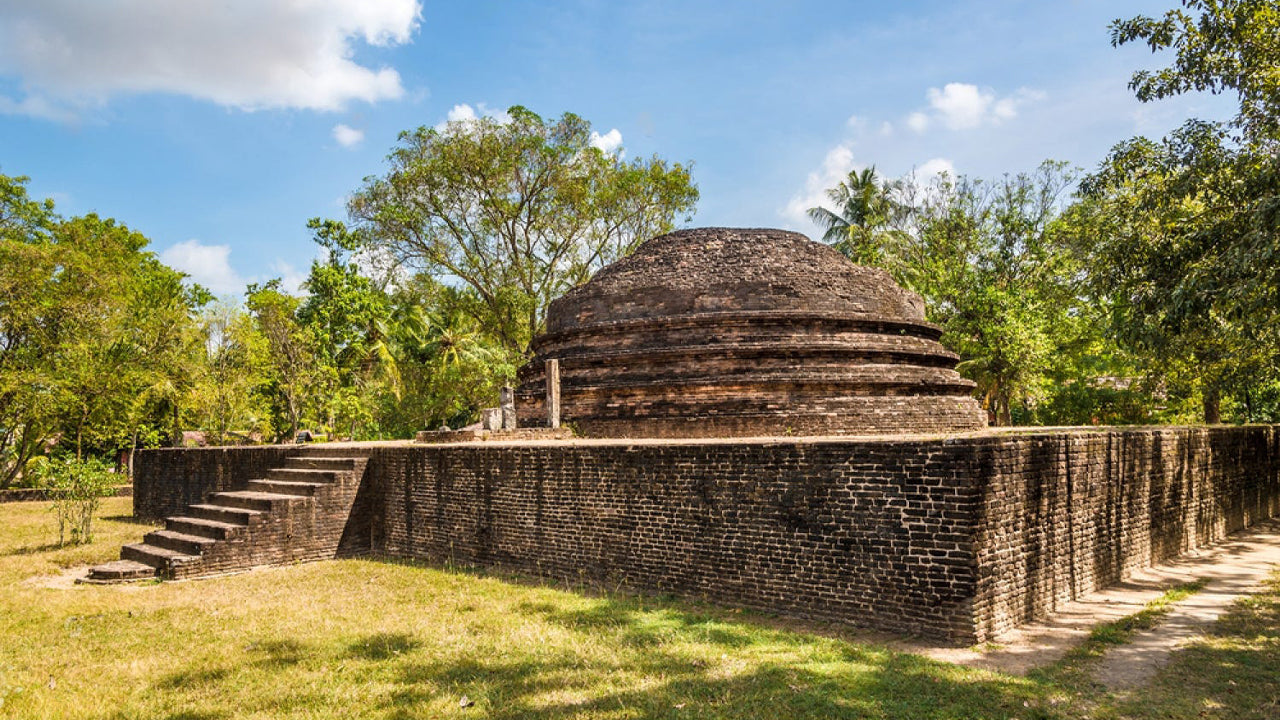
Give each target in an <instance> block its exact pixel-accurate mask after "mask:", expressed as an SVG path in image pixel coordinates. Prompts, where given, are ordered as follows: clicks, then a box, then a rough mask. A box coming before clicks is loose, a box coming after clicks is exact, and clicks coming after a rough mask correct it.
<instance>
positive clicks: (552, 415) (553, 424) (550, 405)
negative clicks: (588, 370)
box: [546, 360, 560, 430]
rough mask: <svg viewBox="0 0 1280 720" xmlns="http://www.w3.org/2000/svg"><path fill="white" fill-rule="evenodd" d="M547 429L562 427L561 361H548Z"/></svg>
mask: <svg viewBox="0 0 1280 720" xmlns="http://www.w3.org/2000/svg"><path fill="white" fill-rule="evenodd" d="M546 377H547V427H549V428H551V429H552V430H554V429H556V428H558V427H560V361H559V360H548V361H547V371H546Z"/></svg>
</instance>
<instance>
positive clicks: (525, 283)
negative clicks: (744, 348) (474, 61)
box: [348, 107, 698, 353]
mask: <svg viewBox="0 0 1280 720" xmlns="http://www.w3.org/2000/svg"><path fill="white" fill-rule="evenodd" d="M508 115H509V117H507V118H503V119H497V118H492V117H485V118H480V119H478V120H474V121H455V122H450V123H449V124H448V125H447V126H446V127H444V128H443V129H435V128H429V127H420V128H418V129H417V130H414V131H412V132H405V133H402V134H401V135H400V145H399V147H397V148H396V149H395V150H393V151H392V153H391V155H390V157H389V161H390V164H391V169H390V171H389V172H388V173H387V175H386V176H385V177H380V178H367V179H366V181H365V185H364V188H363V189H362V190H361V191H360V192H358V193H356V195H355V196H354V197H353V198H352V199H351V201H350V203H349V205H348V210H349V212H350V215H351V217H352V219H353V220H354V221H355V223H356V228H357V231H358V232H360V233H361V235H362V237H363V238H364V239H365V240H366V242H368V243H369V244H370V245H371V246H373V247H376V248H379V249H381V250H384V251H386V252H387V253H389V254H390V255H391V256H392V257H395V258H397V259H398V260H400V261H401V262H403V263H404V264H405V265H406V266H408V267H410V268H415V269H418V270H422V271H425V272H427V273H429V274H431V275H433V276H435V277H436V278H438V279H440V280H442V281H444V282H450V283H458V284H461V285H463V286H465V287H468V288H470V289H471V290H472V291H473V292H474V293H475V295H476V297H477V298H478V299H479V302H478V303H476V304H475V305H472V306H469V307H468V308H467V312H470V313H473V315H474V317H475V319H476V321H477V322H478V323H479V324H480V326H481V327H482V328H483V330H484V332H485V333H486V334H489V335H491V336H492V337H494V338H495V339H497V340H498V341H499V342H500V343H502V344H503V345H505V346H506V347H507V348H509V349H510V350H512V351H513V352H516V353H524V352H525V351H526V350H527V348H528V344H529V342H530V340H531V339H532V337H533V335H534V334H535V333H536V332H537V331H538V330H539V329H540V328H541V327H542V323H543V319H544V314H545V310H546V306H547V304H548V303H549V302H550V301H551V300H552V299H553V298H555V297H557V296H559V295H560V294H561V293H563V292H564V291H566V290H568V289H569V288H571V287H573V286H575V285H577V284H579V283H581V282H584V281H585V280H586V279H587V278H589V277H590V276H591V274H592V273H593V272H595V271H596V270H598V269H599V268H601V267H603V266H604V265H606V264H608V263H610V262H613V261H614V260H617V259H618V258H620V257H622V256H625V255H626V254H627V253H629V252H630V251H631V250H632V249H634V247H635V246H636V245H637V244H639V243H640V242H642V241H644V240H646V239H648V238H650V237H652V236H654V235H658V234H660V233H663V232H666V231H668V230H670V229H672V228H673V226H674V223H675V221H676V219H677V218H678V217H681V216H684V217H688V216H689V215H690V214H691V213H692V211H693V207H694V203H695V202H696V201H697V197H698V192H697V190H696V188H695V187H694V185H693V182H692V180H691V178H690V174H689V169H688V167H686V166H683V165H680V164H669V163H667V162H666V161H664V160H661V159H659V158H656V157H655V158H651V159H649V160H640V159H635V160H631V161H624V160H623V159H622V158H621V157H620V156H619V155H617V154H608V153H604V152H601V151H600V150H598V149H596V148H594V147H592V146H591V125H590V123H588V122H587V121H585V120H583V119H582V118H580V117H578V116H576V115H573V114H571V113H566V114H565V115H563V116H562V117H561V118H560V119H559V120H557V121H555V122H547V121H544V120H543V118H541V117H539V116H538V115H536V114H534V113H533V112H530V111H529V110H527V109H525V108H522V107H513V108H511V109H510V110H509V111H508Z"/></svg>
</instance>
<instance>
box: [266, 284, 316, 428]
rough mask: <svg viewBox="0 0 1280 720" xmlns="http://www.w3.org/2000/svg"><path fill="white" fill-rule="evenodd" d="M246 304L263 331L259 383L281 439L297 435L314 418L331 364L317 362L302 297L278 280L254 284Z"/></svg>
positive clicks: (314, 342)
mask: <svg viewBox="0 0 1280 720" xmlns="http://www.w3.org/2000/svg"><path fill="white" fill-rule="evenodd" d="M245 304H246V306H247V307H248V309H249V313H250V315H252V316H253V319H254V322H255V323H256V325H257V331H258V332H259V333H260V334H261V335H262V338H263V344H264V345H265V347H266V362H265V363H264V364H263V366H262V367H261V372H262V374H261V376H260V377H259V380H258V382H259V384H260V385H261V386H262V392H263V393H264V395H265V396H266V397H267V398H268V400H269V402H270V403H271V412H272V416H273V420H272V423H271V424H272V427H274V428H275V430H276V438H277V440H292V438H293V437H294V436H295V435H296V434H297V433H298V430H299V429H300V428H301V427H302V424H303V421H304V420H315V419H316V414H315V413H314V412H313V411H314V409H315V408H316V405H317V403H318V402H319V398H320V397H321V395H320V393H319V392H318V391H319V389H320V388H321V387H322V386H323V384H324V381H325V377H324V376H325V374H326V373H327V372H329V371H331V370H332V367H331V366H325V365H322V364H320V363H317V362H316V358H317V355H318V352H319V347H318V346H319V341H318V339H317V337H316V334H315V333H314V332H312V331H311V330H310V329H308V328H306V327H304V326H303V325H302V324H301V323H300V322H299V321H298V317H297V312H298V308H299V306H300V305H301V301H300V300H299V299H298V298H295V297H293V296H291V295H288V294H286V293H284V292H283V291H281V289H280V282H279V281H278V280H269V281H267V282H266V283H263V284H261V285H259V284H256V283H254V284H250V285H249V287H248V290H247V291H246V292H245Z"/></svg>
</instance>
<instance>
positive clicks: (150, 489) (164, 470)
mask: <svg viewBox="0 0 1280 720" xmlns="http://www.w3.org/2000/svg"><path fill="white" fill-rule="evenodd" d="M297 452H298V447H297V446H294V445H261V446H250V447H220V448H159V449H155V450H140V451H138V454H137V455H136V456H135V457H134V461H133V493H134V495H133V514H134V515H135V516H137V517H138V518H140V519H143V520H162V519H164V518H166V517H169V516H172V515H181V514H182V511H183V509H184V508H186V506H188V505H191V504H193V503H199V502H204V499H205V496H206V495H208V494H209V493H211V492H222V491H224V490H240V489H242V488H243V487H244V484H245V483H246V482H248V481H249V480H251V479H253V478H260V477H266V474H267V471H268V470H270V469H271V468H274V467H280V465H281V464H283V463H284V459H285V458H286V457H288V456H289V455H291V454H295V453H297Z"/></svg>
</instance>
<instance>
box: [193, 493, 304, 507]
mask: <svg viewBox="0 0 1280 720" xmlns="http://www.w3.org/2000/svg"><path fill="white" fill-rule="evenodd" d="M299 499H301V498H300V496H298V495H281V494H279V493H268V492H254V491H253V490H232V491H230V492H216V493H212V494H210V495H209V503H210V504H212V505H223V506H225V507H233V508H243V509H245V510H259V511H262V512H271V511H272V510H273V509H275V508H276V507H277V506H280V505H287V504H288V503H290V502H293V501H295V500H299Z"/></svg>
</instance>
